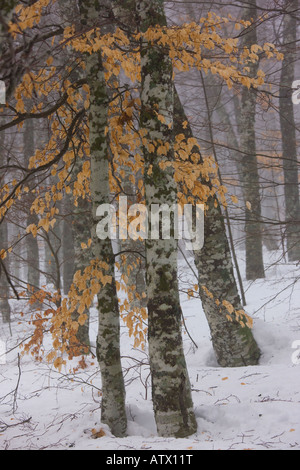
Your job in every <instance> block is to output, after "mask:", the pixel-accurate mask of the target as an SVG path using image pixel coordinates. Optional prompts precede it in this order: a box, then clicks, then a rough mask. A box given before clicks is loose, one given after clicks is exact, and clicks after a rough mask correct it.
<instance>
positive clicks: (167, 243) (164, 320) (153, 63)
mask: <svg viewBox="0 0 300 470" xmlns="http://www.w3.org/2000/svg"><path fill="white" fill-rule="evenodd" d="M136 5H137V10H138V14H139V18H140V28H141V31H142V32H145V31H146V30H147V29H148V28H149V27H150V26H156V25H160V26H163V25H165V23H166V20H165V14H164V2H163V1H162V0H150V1H149V0H147V1H146V0H138V1H137V2H136ZM141 48H142V49H141V60H142V91H141V102H142V105H141V117H140V127H141V129H146V130H147V138H148V139H149V141H150V142H153V143H154V144H155V143H156V144H157V143H158V141H159V140H161V141H162V142H164V143H169V144H170V151H169V154H168V155H167V156H166V157H165V160H169V161H170V160H171V161H172V160H174V155H173V139H174V134H173V129H172V128H173V113H174V84H173V70H172V62H171V60H170V58H169V57H168V55H167V54H166V53H165V52H164V51H163V50H161V49H160V48H159V47H157V46H156V47H155V45H153V44H151V43H148V42H147V41H143V42H142V44H141ZM157 112H159V113H160V114H161V115H163V117H164V119H165V123H164V124H163V123H162V122H161V121H160V120H159V119H158V118H157ZM143 154H144V160H145V197H146V208H147V209H148V212H149V214H150V213H151V205H152V204H158V205H162V204H167V205H168V206H169V208H172V206H173V205H174V204H176V203H177V187H176V184H175V182H174V178H173V169H172V168H171V167H168V168H166V169H162V167H161V166H160V164H161V163H163V162H164V158H162V157H161V156H159V155H158V154H157V153H156V151H155V150H154V151H153V152H151V151H149V150H148V148H147V146H145V147H144V149H143ZM161 235H162V234H160V239H159V240H153V239H151V237H148V240H147V241H146V278H147V279H146V282H147V296H148V326H149V334H148V340H149V355H150V369H151V377H152V400H153V406H154V413H155V419H156V425H157V431H158V434H159V435H160V436H166V437H169V436H175V437H186V436H189V435H191V434H193V433H195V432H196V430H197V424H196V419H195V415H194V411H193V402H192V397H191V389H190V381H189V376H188V371H187V366H186V361H185V357H184V351H183V343H182V334H181V333H182V332H181V307H180V301H179V291H178V280H177V248H178V247H177V241H176V240H175V237H174V233H173V234H171V237H170V239H169V240H166V239H163V237H161Z"/></svg>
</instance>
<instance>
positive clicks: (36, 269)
mask: <svg viewBox="0 0 300 470" xmlns="http://www.w3.org/2000/svg"><path fill="white" fill-rule="evenodd" d="M34 152H35V144H34V123H33V120H32V119H27V120H26V121H25V125H24V163H25V167H27V166H28V164H29V159H30V157H32V156H33V155H34ZM28 199H29V200H28V202H29V206H28V215H27V226H29V225H31V224H34V225H38V222H39V218H38V216H37V215H36V214H35V213H31V212H30V206H31V204H32V202H33V198H32V197H31V196H30V195H29V198H28ZM26 251H27V259H26V261H27V281H28V284H29V286H31V288H32V289H33V291H34V290H36V289H38V288H39V286H40V262H39V261H40V258H39V247H38V239H37V238H34V237H33V236H32V234H29V235H28V236H27V238H26Z"/></svg>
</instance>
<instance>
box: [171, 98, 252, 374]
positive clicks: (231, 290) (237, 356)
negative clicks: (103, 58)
mask: <svg viewBox="0 0 300 470" xmlns="http://www.w3.org/2000/svg"><path fill="white" fill-rule="evenodd" d="M183 122H188V119H187V116H186V114H185V112H184V109H183V107H182V105H181V102H180V99H179V96H178V95H177V94H176V96H175V134H184V135H185V138H186V140H188V139H189V138H191V137H193V131H192V129H191V126H190V125H187V126H186V128H185V129H184V128H183V127H182V123H183ZM192 152H193V153H195V154H199V147H197V146H195V147H194V149H193V151H192ZM201 159H202V157H201V155H200V160H201ZM202 184H204V185H210V183H208V182H207V181H202ZM207 205H208V210H207V212H206V214H205V226H204V246H203V248H202V250H197V251H195V250H194V259H195V266H196V268H197V273H198V282H199V287H200V290H199V292H200V297H201V301H202V306H203V310H204V313H205V315H206V318H207V321H208V324H209V328H210V332H211V337H212V344H213V348H214V351H215V354H216V358H217V361H218V363H219V365H220V366H222V367H242V366H246V365H256V364H257V363H258V361H259V358H260V350H259V348H258V346H257V343H256V341H255V339H254V337H253V334H252V331H251V329H250V328H249V327H248V326H247V325H246V323H247V320H246V318H244V324H245V327H242V325H241V323H240V322H239V321H237V319H236V318H235V315H233V317H232V320H233V321H228V319H227V318H226V315H228V310H227V309H226V306H224V305H223V301H225V302H229V303H230V304H231V305H232V306H233V308H234V310H235V311H242V310H243V306H242V303H241V299H240V295H239V292H238V287H237V284H236V280H235V276H234V268H233V263H232V256H231V251H230V247H229V243H228V239H227V235H226V226H225V221H224V216H223V214H222V210H221V207H220V203H219V200H218V198H217V196H216V195H215V196H210V197H209V199H208V201H207ZM203 287H205V288H206V291H205V290H204V289H203ZM207 291H208V292H210V293H211V294H212V298H211V297H210V296H209V295H207ZM216 301H218V302H219V305H217V303H216ZM239 320H241V321H243V316H242V317H241V318H239Z"/></svg>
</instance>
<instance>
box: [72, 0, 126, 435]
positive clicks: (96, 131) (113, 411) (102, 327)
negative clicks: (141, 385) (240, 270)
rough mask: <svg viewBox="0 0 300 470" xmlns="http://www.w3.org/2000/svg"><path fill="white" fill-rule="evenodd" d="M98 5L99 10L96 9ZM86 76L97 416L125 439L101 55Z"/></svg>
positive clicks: (89, 12) (87, 19) (91, 19)
mask: <svg viewBox="0 0 300 470" xmlns="http://www.w3.org/2000/svg"><path fill="white" fill-rule="evenodd" d="M101 6H102V5H101ZM101 6H100V2H98V1H94V0H89V1H84V2H83V1H81V2H80V8H81V21H82V24H83V26H85V25H87V24H88V25H89V26H92V25H93V24H95V25H96V24H97V19H98V17H99V12H100V10H101ZM86 73H87V79H88V83H89V87H90V103H91V104H90V113H89V128H90V137H89V138H90V153H91V197H92V206H93V208H92V212H93V222H92V223H93V226H92V238H93V253H94V257H95V258H96V260H97V261H99V262H103V263H106V265H107V270H106V271H105V273H104V274H105V275H106V276H110V277H111V282H110V283H107V284H105V285H103V286H102V288H101V290H100V292H99V294H98V309H99V330H98V337H97V358H98V361H99V365H100V369H101V378H102V416H101V420H102V422H103V423H105V424H107V425H108V426H109V427H110V429H111V431H112V433H113V434H114V435H115V436H118V437H122V436H124V435H125V434H126V428H127V419H126V411H125V386H124V380H123V374H122V366H121V357H120V319H119V307H118V298H117V291H116V283H115V273H114V253H113V249H112V244H111V240H109V239H106V240H100V239H98V238H97V235H96V225H97V216H96V211H97V208H98V207H99V206H100V205H101V204H109V195H110V189H109V161H108V144H107V137H106V132H105V130H106V126H107V111H108V105H107V103H108V97H107V90H106V83H105V78H104V71H103V67H102V58H101V55H100V53H94V54H91V55H87V56H86Z"/></svg>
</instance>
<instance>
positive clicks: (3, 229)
mask: <svg viewBox="0 0 300 470" xmlns="http://www.w3.org/2000/svg"><path fill="white" fill-rule="evenodd" d="M3 121H4V119H2V118H1V119H0V122H3ZM4 144H5V134H4V132H1V133H0V149H1V151H2V149H4V148H5V147H4ZM4 180H5V175H3V176H1V175H0V183H1V186H2V187H3V186H4ZM7 248H8V226H7V221H6V220H5V218H4V219H3V218H2V217H1V216H0V252H1V251H2V250H7ZM5 270H7V260H6V259H3V260H1V259H0V313H1V316H2V320H3V322H4V323H10V315H11V309H10V305H9V302H8V299H9V283H8V280H7V276H6V273H5Z"/></svg>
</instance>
